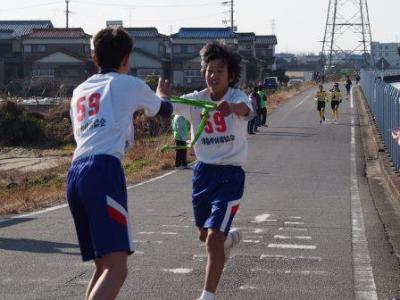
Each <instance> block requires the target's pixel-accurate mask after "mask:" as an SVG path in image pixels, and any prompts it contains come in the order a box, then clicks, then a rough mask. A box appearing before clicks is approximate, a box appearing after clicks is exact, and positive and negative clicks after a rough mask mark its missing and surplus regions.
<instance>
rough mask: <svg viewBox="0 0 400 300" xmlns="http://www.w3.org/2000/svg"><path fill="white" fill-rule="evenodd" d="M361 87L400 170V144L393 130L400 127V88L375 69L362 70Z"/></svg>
mask: <svg viewBox="0 0 400 300" xmlns="http://www.w3.org/2000/svg"><path fill="white" fill-rule="evenodd" d="M360 76H361V87H362V89H363V92H364V95H365V98H366V99H367V102H368V105H369V108H370V110H371V112H372V114H373V115H374V117H375V121H376V124H377V126H378V129H379V131H380V133H381V135H382V140H383V142H384V144H385V148H386V149H387V151H388V153H389V155H390V157H391V159H392V161H393V164H394V166H395V168H396V170H398V171H400V145H399V143H398V141H397V140H395V139H393V136H392V132H393V130H398V129H399V127H400V102H399V101H400V90H398V89H396V88H395V87H393V86H392V85H390V84H388V83H386V82H384V81H383V80H382V79H381V75H380V74H379V73H377V72H374V71H367V70H362V71H361V74H360Z"/></svg>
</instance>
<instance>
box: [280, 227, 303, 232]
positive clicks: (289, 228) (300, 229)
mask: <svg viewBox="0 0 400 300" xmlns="http://www.w3.org/2000/svg"><path fill="white" fill-rule="evenodd" d="M278 230H280V231H282V230H287V231H307V230H308V229H307V228H297V227H279V229H278Z"/></svg>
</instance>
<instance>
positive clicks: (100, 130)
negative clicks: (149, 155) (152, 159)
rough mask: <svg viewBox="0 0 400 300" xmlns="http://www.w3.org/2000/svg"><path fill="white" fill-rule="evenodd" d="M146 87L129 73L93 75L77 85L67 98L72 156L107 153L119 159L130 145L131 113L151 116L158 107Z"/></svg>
mask: <svg viewBox="0 0 400 300" xmlns="http://www.w3.org/2000/svg"><path fill="white" fill-rule="evenodd" d="M161 101H162V100H161V99H160V98H158V97H157V96H156V95H155V94H154V92H153V91H152V90H151V89H150V88H149V86H148V85H147V84H146V83H145V82H143V81H142V80H140V79H138V78H135V77H133V76H129V75H125V74H119V73H115V72H111V73H107V74H96V75H93V76H92V77H90V78H89V79H87V80H86V81H85V82H83V83H82V84H80V85H79V86H78V87H77V88H76V89H75V90H74V92H73V95H72V99H71V108H70V113H71V120H72V127H73V130H74V137H75V140H76V144H77V147H76V149H75V152H74V157H73V159H74V160H75V159H77V158H81V157H85V156H89V155H95V154H109V155H113V156H115V157H117V158H119V159H123V157H124V155H125V152H126V150H127V149H128V148H130V147H131V146H132V145H133V142H134V128H133V122H132V118H133V113H134V112H135V111H137V110H140V109H144V111H145V114H146V115H147V116H154V115H156V114H157V113H158V111H159V109H160V106H161Z"/></svg>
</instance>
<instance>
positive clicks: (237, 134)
mask: <svg viewBox="0 0 400 300" xmlns="http://www.w3.org/2000/svg"><path fill="white" fill-rule="evenodd" d="M183 98H187V99H194V100H196V99H197V100H210V101H211V102H215V103H217V104H218V103H221V102H222V101H226V102H227V103H244V104H246V105H248V106H249V108H250V107H251V101H250V100H249V97H248V96H247V95H246V94H245V93H244V92H242V91H241V90H239V89H235V88H230V87H229V88H228V90H227V91H226V93H225V95H223V96H222V98H221V100H219V101H213V100H212V98H211V91H210V90H209V89H204V90H202V91H200V92H194V93H191V94H186V95H183ZM251 109H252V108H251ZM201 110H202V109H201V108H199V107H194V106H188V105H184V104H174V112H177V113H179V114H182V115H183V116H184V117H185V118H186V119H187V120H189V122H190V123H191V124H192V127H191V135H192V138H193V137H194V134H195V133H196V131H197V128H198V126H199V124H200V122H201ZM247 121H248V117H247V116H246V117H244V116H240V115H237V114H235V113H232V114H230V115H229V116H226V117H224V116H222V115H221V112H219V111H218V110H216V111H212V112H210V113H209V119H208V122H207V125H206V127H205V129H204V132H203V134H202V135H201V136H200V138H199V140H198V142H197V143H196V144H195V145H194V151H195V154H196V157H197V160H198V161H201V162H203V163H206V164H214V165H233V166H244V165H245V164H246V162H247Z"/></svg>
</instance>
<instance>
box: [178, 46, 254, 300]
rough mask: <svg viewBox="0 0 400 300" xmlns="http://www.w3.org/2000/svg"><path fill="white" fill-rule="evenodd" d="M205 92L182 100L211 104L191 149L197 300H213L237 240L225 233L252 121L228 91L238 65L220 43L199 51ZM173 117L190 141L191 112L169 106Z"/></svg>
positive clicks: (195, 114)
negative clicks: (201, 258)
mask: <svg viewBox="0 0 400 300" xmlns="http://www.w3.org/2000/svg"><path fill="white" fill-rule="evenodd" d="M200 54H201V57H202V73H203V77H204V78H205V79H206V83H207V88H206V89H205V90H203V91H201V92H194V93H192V94H188V95H184V97H185V98H190V99H201V100H209V101H213V102H214V103H216V104H217V109H216V111H213V112H210V114H209V118H208V121H207V125H206V127H205V129H204V132H203V133H202V134H201V136H200V138H199V140H198V141H197V143H196V144H195V146H194V150H195V153H196V156H197V159H198V162H197V164H196V166H195V168H194V175H193V192H192V203H193V210H194V217H195V222H196V226H197V227H198V228H199V238H200V240H201V241H202V242H206V244H207V251H208V260H207V267H206V274H205V283H204V289H203V292H202V294H201V296H200V298H198V299H200V300H214V298H215V292H216V290H217V286H218V282H219V280H220V277H221V275H222V271H223V268H224V264H225V261H226V260H227V259H228V258H229V252H230V249H231V248H232V247H233V246H236V245H237V244H238V243H239V241H240V239H241V232H240V231H239V230H230V227H231V224H232V221H233V218H234V216H235V214H236V212H237V210H238V208H239V202H240V198H241V197H242V195H243V190H244V180H245V174H244V171H243V169H242V166H243V165H244V164H245V162H246V159H247V138H246V136H247V121H248V120H249V118H251V117H252V108H251V102H250V100H249V98H248V96H247V95H246V94H245V93H243V92H242V91H240V90H238V89H235V88H234V86H235V85H236V83H237V82H238V81H239V77H240V60H239V58H238V56H237V55H236V54H234V53H233V52H232V51H231V50H230V49H229V48H227V47H226V46H225V45H224V44H221V43H218V42H214V43H211V44H207V45H206V46H205V47H204V48H203V49H202V50H201V52H200ZM174 112H175V113H177V114H179V115H183V116H184V117H185V118H186V119H187V120H188V121H189V122H190V123H191V133H192V138H193V136H194V133H195V132H197V129H198V127H199V124H200V120H201V110H200V109H199V108H196V107H190V106H185V105H183V104H174Z"/></svg>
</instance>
